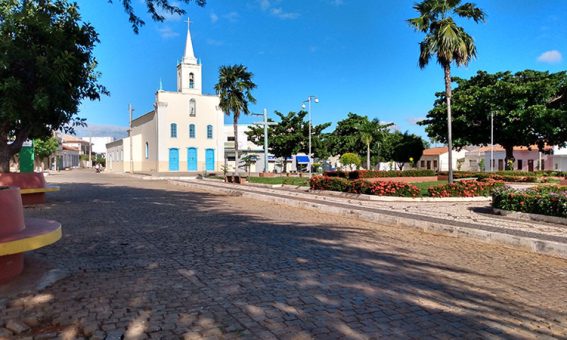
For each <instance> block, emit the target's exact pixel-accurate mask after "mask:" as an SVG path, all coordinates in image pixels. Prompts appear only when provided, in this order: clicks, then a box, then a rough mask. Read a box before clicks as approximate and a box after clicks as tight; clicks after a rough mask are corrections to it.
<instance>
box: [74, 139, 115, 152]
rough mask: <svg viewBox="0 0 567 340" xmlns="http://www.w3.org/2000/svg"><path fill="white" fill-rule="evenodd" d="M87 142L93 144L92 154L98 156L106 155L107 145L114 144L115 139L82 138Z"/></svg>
mask: <svg viewBox="0 0 567 340" xmlns="http://www.w3.org/2000/svg"><path fill="white" fill-rule="evenodd" d="M81 139H82V140H84V141H85V142H89V143H91V148H92V150H91V151H92V152H94V153H96V154H104V153H106V144H108V143H112V142H114V140H115V138H114V137H81Z"/></svg>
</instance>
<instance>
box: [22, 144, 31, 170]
mask: <svg viewBox="0 0 567 340" xmlns="http://www.w3.org/2000/svg"><path fill="white" fill-rule="evenodd" d="M33 169H34V152H33V143H32V142H25V143H24V145H23V146H22V149H21V150H20V172H33Z"/></svg>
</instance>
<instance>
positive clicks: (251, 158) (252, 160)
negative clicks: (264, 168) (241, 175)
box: [240, 155, 258, 177]
mask: <svg viewBox="0 0 567 340" xmlns="http://www.w3.org/2000/svg"><path fill="white" fill-rule="evenodd" d="M257 161H258V157H257V156H256V155H246V156H244V157H242V158H241V159H240V162H241V163H242V165H244V168H245V169H246V171H247V172H248V177H250V168H252V165H253V164H256V162H257Z"/></svg>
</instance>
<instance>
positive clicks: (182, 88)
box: [177, 19, 202, 94]
mask: <svg viewBox="0 0 567 340" xmlns="http://www.w3.org/2000/svg"><path fill="white" fill-rule="evenodd" d="M177 92H182V93H192V94H202V81H201V64H200V63H199V62H198V61H197V58H195V53H194V52H193V42H192V41H191V20H189V19H187V40H186V42H185V53H184V54H183V58H182V59H181V62H180V63H179V64H178V65H177Z"/></svg>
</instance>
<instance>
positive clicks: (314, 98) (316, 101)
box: [301, 96, 319, 178]
mask: <svg viewBox="0 0 567 340" xmlns="http://www.w3.org/2000/svg"><path fill="white" fill-rule="evenodd" d="M312 101H313V102H315V103H319V98H317V97H316V96H309V97H307V100H304V101H303V103H302V104H301V108H302V109H304V110H305V103H309V110H308V111H307V112H308V113H309V178H311V167H312V157H311V102H312Z"/></svg>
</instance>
